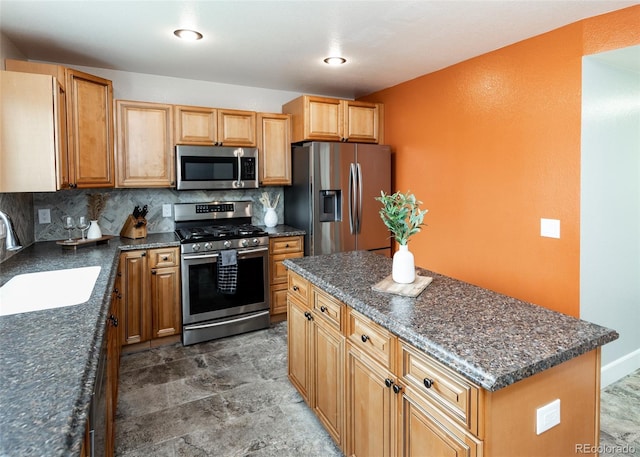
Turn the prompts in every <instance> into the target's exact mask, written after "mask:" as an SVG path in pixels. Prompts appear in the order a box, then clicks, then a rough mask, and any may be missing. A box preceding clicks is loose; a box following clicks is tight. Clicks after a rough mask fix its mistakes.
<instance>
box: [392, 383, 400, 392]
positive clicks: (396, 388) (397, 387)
mask: <svg viewBox="0 0 640 457" xmlns="http://www.w3.org/2000/svg"><path fill="white" fill-rule="evenodd" d="M401 390H402V387H401V386H399V385H398V384H394V385H393V392H394V393H396V394H399V393H400V391H401Z"/></svg>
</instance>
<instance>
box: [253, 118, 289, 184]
mask: <svg viewBox="0 0 640 457" xmlns="http://www.w3.org/2000/svg"><path fill="white" fill-rule="evenodd" d="M258 151H259V154H260V159H259V160H258V166H259V171H260V184H262V185H263V186H288V185H291V117H290V116H289V115H288V114H270V113H258Z"/></svg>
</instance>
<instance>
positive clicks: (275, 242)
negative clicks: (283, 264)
mask: <svg viewBox="0 0 640 457" xmlns="http://www.w3.org/2000/svg"><path fill="white" fill-rule="evenodd" d="M303 250H304V248H303V246H302V237H301V236H287V237H282V238H271V239H269V254H287V253H293V252H302V251H303ZM301 257H302V256H301Z"/></svg>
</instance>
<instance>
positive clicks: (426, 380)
mask: <svg viewBox="0 0 640 457" xmlns="http://www.w3.org/2000/svg"><path fill="white" fill-rule="evenodd" d="M423 382H424V386H425V387H426V388H427V389H431V387H432V386H433V379H429V378H424V380H423Z"/></svg>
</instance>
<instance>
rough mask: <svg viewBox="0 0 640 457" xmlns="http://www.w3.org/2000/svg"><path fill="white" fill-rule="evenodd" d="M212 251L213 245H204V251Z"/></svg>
mask: <svg viewBox="0 0 640 457" xmlns="http://www.w3.org/2000/svg"><path fill="white" fill-rule="evenodd" d="M211 249H212V246H211V243H204V250H205V251H210V250H211Z"/></svg>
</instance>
